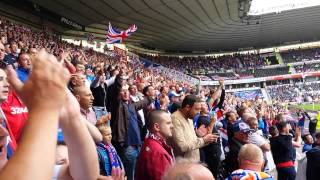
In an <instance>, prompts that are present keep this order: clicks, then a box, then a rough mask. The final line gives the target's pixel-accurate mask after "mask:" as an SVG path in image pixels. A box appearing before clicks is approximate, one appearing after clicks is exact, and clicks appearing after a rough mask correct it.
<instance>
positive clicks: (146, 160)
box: [135, 110, 174, 180]
mask: <svg viewBox="0 0 320 180" xmlns="http://www.w3.org/2000/svg"><path fill="white" fill-rule="evenodd" d="M146 125H147V128H148V130H149V132H150V133H149V135H148V137H147V138H146V139H145V142H144V144H143V146H142V149H141V153H140V155H139V157H138V161H137V165H136V167H137V168H136V172H135V179H139V180H161V179H162V176H163V175H164V173H165V172H166V170H168V168H170V167H171V166H172V165H173V162H174V156H173V151H172V148H171V147H170V146H169V145H167V143H166V140H167V138H169V137H171V136H172V129H173V125H172V120H171V117H170V114H169V113H167V112H166V111H162V110H155V111H151V112H150V113H149V115H148V118H147V124H146Z"/></svg>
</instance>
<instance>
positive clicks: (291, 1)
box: [248, 0, 320, 16]
mask: <svg viewBox="0 0 320 180" xmlns="http://www.w3.org/2000/svg"><path fill="white" fill-rule="evenodd" d="M319 5H320V0H252V1H251V6H250V9H249V12H248V15H249V16H259V15H263V14H270V13H281V12H283V11H289V10H294V9H300V8H306V7H313V6H319Z"/></svg>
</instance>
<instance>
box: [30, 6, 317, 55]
mask: <svg viewBox="0 0 320 180" xmlns="http://www.w3.org/2000/svg"><path fill="white" fill-rule="evenodd" d="M30 1H32V2H34V3H36V4H38V5H40V6H42V7H44V8H46V9H48V10H50V11H53V12H56V13H58V14H59V15H61V16H64V17H66V18H68V19H70V20H72V21H74V22H77V23H79V24H81V25H84V26H85V30H86V31H88V32H93V33H95V34H96V37H98V38H100V39H104V38H105V33H106V28H107V24H108V22H109V21H110V22H111V23H112V25H113V26H115V27H117V28H119V29H126V28H128V27H129V25H131V24H136V25H137V26H138V31H137V32H135V33H134V34H133V35H132V36H131V37H129V38H128V39H127V40H126V43H128V44H131V45H135V46H140V47H141V46H142V47H144V48H149V49H155V50H167V51H169V52H192V51H202V52H203V51H206V52H219V51H231V50H239V49H250V48H261V47H269V46H273V45H279V44H283V43H286V42H296V41H301V42H305V41H314V40H319V39H320V33H319V32H320V6H314V7H308V8H301V9H296V10H291V11H284V12H281V13H270V14H265V15H259V16H246V12H248V11H249V7H250V6H249V2H251V1H250V0H90V1H86V0H54V1H42V0H30ZM265 2H267V1H265ZM66 33H68V34H79V32H76V31H75V30H70V31H68V32H66Z"/></svg>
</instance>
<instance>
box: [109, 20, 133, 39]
mask: <svg viewBox="0 0 320 180" xmlns="http://www.w3.org/2000/svg"><path fill="white" fill-rule="evenodd" d="M137 29H138V28H137V26H136V25H135V24H134V25H132V26H130V27H129V29H127V30H125V31H118V30H117V29H115V28H113V27H112V26H111V23H110V22H109V26H108V31H107V39H106V41H107V43H108V44H113V43H122V41H124V40H125V39H126V38H127V37H129V36H130V35H131V34H132V33H134V32H136V31H137Z"/></svg>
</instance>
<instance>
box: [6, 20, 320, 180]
mask: <svg viewBox="0 0 320 180" xmlns="http://www.w3.org/2000/svg"><path fill="white" fill-rule="evenodd" d="M0 30H1V42H0V62H1V69H0V104H1V118H0V122H1V125H0V150H1V151H0V179H39V180H40V179H41V180H43V179H59V180H62V179H74V180H79V179H83V180H91V179H92V180H94V179H117V180H118V179H125V178H127V179H128V180H132V179H137V180H144V179H145V180H151V179H155V180H157V179H159V180H160V179H164V180H174V179H208V180H209V179H230V180H236V179H248V180H249V179H252V178H254V179H264V180H271V179H275V177H274V175H275V174H276V175H277V177H278V179H281V180H294V179H295V177H296V172H297V171H296V168H295V162H297V158H296V151H297V150H296V148H299V147H301V146H302V145H303V143H302V140H301V138H302V137H304V140H305V143H304V145H308V146H306V148H305V149H306V151H305V154H306V155H305V159H303V162H304V164H305V165H304V166H301V165H299V166H298V170H299V172H300V171H301V172H302V174H299V175H301V177H304V178H305V179H306V178H307V179H308V180H309V179H310V180H313V179H317V177H318V176H319V172H318V171H317V169H318V168H319V164H320V154H319V153H320V149H319V148H320V134H319V133H317V132H316V130H317V129H316V127H317V126H316V124H317V121H315V120H314V119H313V118H312V117H310V116H309V115H308V114H307V113H306V112H297V114H298V116H297V118H296V119H295V118H289V117H290V112H289V111H288V110H287V109H286V107H284V106H282V105H280V104H277V103H275V104H272V105H270V104H267V102H266V101H264V100H263V99H261V98H259V97H257V98H256V99H254V100H245V99H241V98H239V97H236V96H234V95H232V94H229V93H226V92H225V86H224V81H219V86H218V87H216V88H215V89H201V88H199V87H197V88H196V87H194V86H192V85H190V84H187V83H183V82H178V81H175V80H173V79H168V78H167V76H165V75H159V74H157V73H155V72H152V71H149V70H148V69H144V68H143V67H141V68H139V71H136V69H137V67H135V66H134V65H133V64H132V63H131V62H129V61H125V60H122V59H121V58H119V55H118V54H117V53H116V52H108V53H107V54H108V55H107V54H104V53H97V52H95V51H93V50H92V49H84V48H83V47H82V46H76V45H73V44H69V43H66V42H64V41H62V40H60V39H59V38H58V37H57V36H56V35H52V34H47V33H46V32H43V31H34V30H32V29H30V28H27V27H24V26H22V25H17V24H14V23H12V22H9V21H7V20H3V19H1V24H0ZM229 58H231V57H224V59H223V60H224V61H227V62H228V59H229ZM214 62H217V64H219V63H218V62H219V61H213V63H214ZM175 63H179V62H175ZM214 64H215V63H214ZM245 64H247V65H246V66H251V65H252V63H251V62H250V61H248V60H245ZM307 122H308V123H307ZM306 124H309V126H310V127H309V126H308V128H307V129H308V131H305V129H306V128H305V126H306ZM200 163H205V164H206V165H205V166H204V165H202V164H200ZM301 169H302V170H301ZM275 171H277V173H275ZM17 172H18V173H17Z"/></svg>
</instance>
